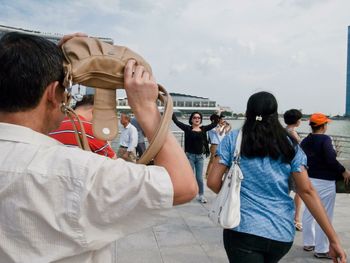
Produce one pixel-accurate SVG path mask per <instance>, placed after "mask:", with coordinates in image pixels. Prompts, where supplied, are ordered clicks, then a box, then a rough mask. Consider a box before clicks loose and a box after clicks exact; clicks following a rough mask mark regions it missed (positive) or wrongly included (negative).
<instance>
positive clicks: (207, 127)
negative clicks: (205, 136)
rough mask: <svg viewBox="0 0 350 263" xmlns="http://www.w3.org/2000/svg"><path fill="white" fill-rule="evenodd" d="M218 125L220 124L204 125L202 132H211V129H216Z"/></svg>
mask: <svg viewBox="0 0 350 263" xmlns="http://www.w3.org/2000/svg"><path fill="white" fill-rule="evenodd" d="M217 125H218V122H215V121H214V122H212V123H210V124H209V125H203V126H202V130H203V131H210V130H211V129H213V128H215V127H216V126H217Z"/></svg>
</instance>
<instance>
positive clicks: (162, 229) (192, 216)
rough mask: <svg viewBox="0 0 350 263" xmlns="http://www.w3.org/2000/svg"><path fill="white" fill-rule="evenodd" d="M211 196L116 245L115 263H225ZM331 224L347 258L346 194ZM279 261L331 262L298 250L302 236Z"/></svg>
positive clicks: (349, 204)
mask: <svg viewBox="0 0 350 263" xmlns="http://www.w3.org/2000/svg"><path fill="white" fill-rule="evenodd" d="M214 196H215V195H214V193H213V192H211V191H210V190H209V189H206V197H207V198H208V203H207V204H200V203H199V202H198V201H196V200H193V201H192V202H190V203H188V204H185V205H180V206H177V207H174V208H172V209H171V210H169V211H168V212H167V214H168V217H167V219H166V222H164V223H163V224H161V225H157V226H154V227H151V228H147V229H144V230H143V231H140V232H138V233H134V234H132V235H129V236H126V237H124V238H122V239H120V240H119V241H118V242H117V262H118V263H131V262H132V263H138V262H140V263H197V262H200V263H207V262H208V263H209V262H215V263H221V262H222V263H227V262H228V260H227V258H226V254H225V250H224V248H223V241H222V229H221V228H219V227H216V226H214V225H213V224H212V222H211V221H210V220H209V219H208V216H207V214H208V208H209V206H210V203H211V201H212V200H213V198H214ZM333 225H334V227H335V229H336V231H337V233H338V234H339V237H340V239H341V242H342V245H343V246H344V248H345V250H346V253H347V255H350V195H348V194H337V197H336V205H335V212H334V220H333ZM280 262H293V263H301V262H303V263H304V262H305V263H312V262H331V261H330V260H325V259H316V258H314V257H313V253H312V252H305V251H303V249H302V235H301V233H300V232H297V233H296V236H295V241H294V244H293V247H292V248H291V250H290V251H289V253H288V254H287V255H286V256H285V257H284V258H283V259H282V260H281V261H280Z"/></svg>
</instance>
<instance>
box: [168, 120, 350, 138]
mask: <svg viewBox="0 0 350 263" xmlns="http://www.w3.org/2000/svg"><path fill="white" fill-rule="evenodd" d="M179 120H180V121H181V122H183V123H186V124H187V123H188V119H184V118H179ZM226 121H227V122H228V123H230V124H231V126H232V128H233V129H239V128H241V127H242V125H243V123H244V120H229V119H227V120H226ZM280 121H281V124H282V126H285V124H284V122H283V119H280ZM209 123H210V121H209V120H206V119H205V120H203V124H204V125H207V124H209ZM171 130H172V131H179V130H180V129H179V128H178V127H177V126H176V125H175V124H174V123H172V124H171ZM297 131H298V132H302V133H309V132H311V129H310V126H309V121H302V122H301V124H300V126H299V127H298V128H297ZM326 134H328V135H338V136H350V120H333V121H332V122H331V123H329V124H328V130H327V133H326Z"/></svg>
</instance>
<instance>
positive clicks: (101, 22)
mask: <svg viewBox="0 0 350 263" xmlns="http://www.w3.org/2000/svg"><path fill="white" fill-rule="evenodd" d="M349 10H350V1H349V0H339V1H338V0H263V1H261V0H260V1H259V0H246V1H241V0H240V1H239V0H218V1H212V0H143V1H140V0H98V1H95V0H85V1H83V0H78V1H74V0H72V1H65V0H62V1H48V0H41V1H30V0H28V1H25V0H22V1H17V0H12V1H4V0H0V24H3V25H8V26H14V27H22V28H26V29H32V30H39V31H42V32H52V33H60V34H65V33H71V32H77V31H80V32H86V33H87V34H89V35H92V36H103V37H111V38H113V39H114V41H115V43H116V44H120V45H126V46H128V47H130V48H132V49H134V50H135V51H137V52H138V53H140V54H141V55H142V56H143V57H145V58H146V59H147V60H148V61H149V62H150V64H151V65H152V67H153V71H154V74H155V77H156V79H157V80H158V82H160V83H162V84H163V85H164V86H165V87H166V88H167V89H168V90H169V91H171V92H179V93H186V94H191V95H197V96H203V97H209V98H211V99H213V100H216V101H217V102H218V103H219V104H221V105H223V106H230V107H231V108H232V109H233V110H234V111H236V112H244V110H245V106H246V101H247V99H248V98H249V96H250V95H251V94H252V93H254V92H257V91H262V90H267V91H270V92H272V93H273V94H274V95H275V96H276V97H277V99H278V102H279V111H280V112H283V111H284V110H287V109H289V108H297V109H303V112H304V113H311V112H316V111H321V112H324V113H326V114H333V115H335V114H343V113H344V111H345V85H346V52H347V50H346V49H347V27H348V25H350V15H349Z"/></svg>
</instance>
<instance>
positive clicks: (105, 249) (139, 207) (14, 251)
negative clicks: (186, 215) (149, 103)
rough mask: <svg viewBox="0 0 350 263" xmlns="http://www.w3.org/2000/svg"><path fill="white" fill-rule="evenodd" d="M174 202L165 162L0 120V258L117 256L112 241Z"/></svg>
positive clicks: (66, 260)
mask: <svg viewBox="0 0 350 263" xmlns="http://www.w3.org/2000/svg"><path fill="white" fill-rule="evenodd" d="M172 203H173V188H172V183H171V180H170V177H169V175H168V173H167V171H166V170H165V169H164V168H162V167H157V166H145V165H138V164H134V163H130V162H125V161H124V160H122V159H117V160H112V159H110V158H107V157H104V156H100V155H97V154H94V153H91V152H87V151H83V150H81V149H77V148H70V147H66V146H64V145H62V144H61V143H59V142H58V141H56V140H54V139H52V138H50V137H48V136H45V135H43V134H41V133H37V132H35V131H33V130H31V129H29V128H26V127H23V126H17V125H12V124H6V123H0V262H23V263H24V262H35V263H47V262H55V263H58V262H59V263H73V262H79V263H88V262H89V263H92V262H103V263H105V262H106V263H109V262H116V256H115V248H113V244H114V241H115V240H117V239H119V238H120V237H122V236H125V235H127V234H129V233H131V232H135V231H138V230H140V229H142V228H145V227H149V226H151V225H154V224H155V223H158V222H159V219H162V218H163V216H162V213H161V212H162V210H161V209H164V208H169V207H171V206H172ZM113 249H114V250H113Z"/></svg>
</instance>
